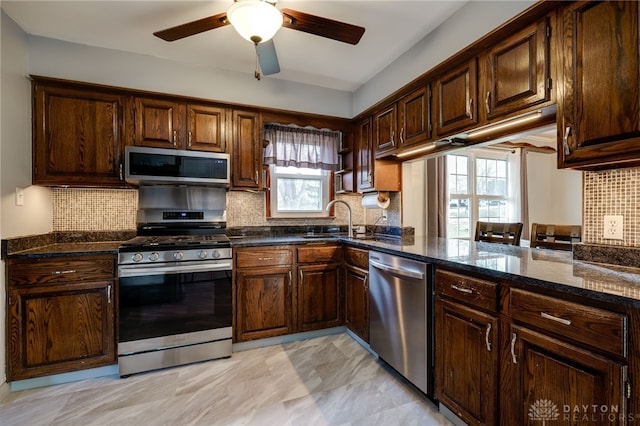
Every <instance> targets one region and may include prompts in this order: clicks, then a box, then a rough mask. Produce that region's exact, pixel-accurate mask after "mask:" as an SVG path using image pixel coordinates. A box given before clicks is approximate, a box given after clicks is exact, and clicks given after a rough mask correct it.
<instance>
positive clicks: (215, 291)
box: [118, 187, 232, 376]
mask: <svg viewBox="0 0 640 426" xmlns="http://www.w3.org/2000/svg"><path fill="white" fill-rule="evenodd" d="M139 207H140V209H139V211H138V236H137V237H135V238H133V239H131V240H129V241H127V242H125V243H123V244H122V245H121V247H120V249H119V262H118V271H119V298H118V300H119V338H118V368H119V374H120V376H127V375H130V374H134V373H138V372H142V371H148V370H154V369H158V368H164V367H171V366H176V365H182V364H187V363H192V362H198V361H204V360H210V359H216V358H222V357H229V356H231V344H232V343H231V337H232V328H231V321H232V307H231V306H232V303H231V302H232V295H231V277H232V268H231V266H232V251H231V244H230V242H229V239H228V238H227V236H226V235H225V234H224V232H225V225H226V223H225V210H226V192H225V190H224V189H220V188H194V187H141V188H140V189H139Z"/></svg>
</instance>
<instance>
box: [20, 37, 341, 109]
mask: <svg viewBox="0 0 640 426" xmlns="http://www.w3.org/2000/svg"><path fill="white" fill-rule="evenodd" d="M29 73H30V74H33V75H42V76H47V77H56V78H63V79H68V80H77V81H84V82H90V83H98V84H106V85H111V86H118V87H127V88H133V89H140V90H148V91H153V92H161V93H170V94H177V95H183V96H193V97H198V98H204V99H211V100H219V101H224V102H230V103H238V104H245V105H256V106H266V107H271V108H279V109H286V110H292V111H300V112H309V113H315V114H326V115H332V116H338V117H347V118H351V117H352V116H353V113H352V110H351V93H349V92H345V91H339V90H330V89H324V88H321V87H317V86H311V85H307V84H300V83H293V82H287V81H283V80H278V79H268V78H265V79H262V80H260V81H258V80H256V79H255V78H254V77H253V74H246V73H233V72H227V71H220V70H212V69H208V68H204V67H196V66H193V65H187V64H184V63H180V62H175V61H169V60H166V59H161V58H156V57H152V56H144V55H138V54H134V53H127V52H121V51H117V50H111V49H103V48H97V47H91V46H86V45H82V44H75V43H68V42H64V41H59V40H53V39H49V38H44V37H36V36H30V37H29Z"/></svg>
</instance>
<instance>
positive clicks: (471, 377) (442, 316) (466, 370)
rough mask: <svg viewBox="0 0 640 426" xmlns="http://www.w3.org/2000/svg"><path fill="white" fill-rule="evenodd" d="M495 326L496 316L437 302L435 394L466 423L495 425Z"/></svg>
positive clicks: (456, 304) (496, 369)
mask: <svg viewBox="0 0 640 426" xmlns="http://www.w3.org/2000/svg"><path fill="white" fill-rule="evenodd" d="M497 327H498V320H497V318H496V317H493V316H491V315H488V314H485V313H483V312H480V311H478V310H475V309H472V308H468V307H466V306H464V305H461V304H458V303H453V302H449V301H445V300H442V299H436V326H435V340H436V348H435V361H436V368H435V372H434V375H435V394H436V397H437V398H438V399H439V400H440V402H441V403H442V404H444V405H445V406H446V407H447V408H449V409H450V410H451V411H453V412H454V413H455V414H456V415H457V416H458V417H460V418H462V419H463V420H464V421H465V422H467V423H469V424H473V425H485V424H486V425H493V424H497V422H496V420H497V403H498V400H497V398H498V359H499V357H498V353H499V346H498V344H497V343H496V342H497V341H498V338H497V336H498V328H497ZM513 424H515V423H513ZM520 424H522V423H520Z"/></svg>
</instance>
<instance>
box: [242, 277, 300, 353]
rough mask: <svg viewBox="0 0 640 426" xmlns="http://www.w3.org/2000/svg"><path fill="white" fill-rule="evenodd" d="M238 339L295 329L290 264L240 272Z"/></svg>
mask: <svg viewBox="0 0 640 426" xmlns="http://www.w3.org/2000/svg"><path fill="white" fill-rule="evenodd" d="M235 285H236V302H235V308H236V323H235V337H236V341H239V342H241V341H245V340H252V339H261V338H265V337H273V336H279V335H282V334H288V333H291V332H292V331H293V317H292V312H293V307H292V303H293V296H292V272H291V267H290V266H274V267H262V268H251V269H247V270H239V271H237V272H236V282H235Z"/></svg>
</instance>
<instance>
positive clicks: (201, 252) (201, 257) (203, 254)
mask: <svg viewBox="0 0 640 426" xmlns="http://www.w3.org/2000/svg"><path fill="white" fill-rule="evenodd" d="M198 257H199V258H200V259H206V258H207V251H206V250H201V251H200V253H198Z"/></svg>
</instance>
